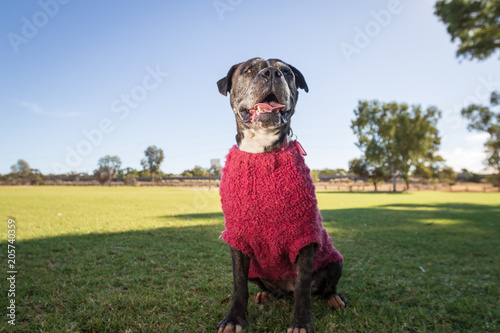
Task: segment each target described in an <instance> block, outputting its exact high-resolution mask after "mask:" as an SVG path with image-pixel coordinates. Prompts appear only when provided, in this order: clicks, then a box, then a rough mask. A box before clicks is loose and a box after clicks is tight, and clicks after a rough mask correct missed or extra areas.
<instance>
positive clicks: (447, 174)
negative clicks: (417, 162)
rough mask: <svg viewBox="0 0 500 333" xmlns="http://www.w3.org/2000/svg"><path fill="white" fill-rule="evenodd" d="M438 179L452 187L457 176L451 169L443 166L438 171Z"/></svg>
mask: <svg viewBox="0 0 500 333" xmlns="http://www.w3.org/2000/svg"><path fill="white" fill-rule="evenodd" d="M438 178H439V180H440V181H442V182H445V183H447V184H448V185H454V184H455V183H456V181H457V174H456V173H455V171H454V170H453V169H452V168H451V167H449V166H444V167H443V168H442V169H441V170H439V172H438Z"/></svg>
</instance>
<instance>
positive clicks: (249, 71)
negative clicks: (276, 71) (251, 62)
mask: <svg viewBox="0 0 500 333" xmlns="http://www.w3.org/2000/svg"><path fill="white" fill-rule="evenodd" d="M252 73H253V68H252V67H250V68H247V70H246V71H245V74H252Z"/></svg>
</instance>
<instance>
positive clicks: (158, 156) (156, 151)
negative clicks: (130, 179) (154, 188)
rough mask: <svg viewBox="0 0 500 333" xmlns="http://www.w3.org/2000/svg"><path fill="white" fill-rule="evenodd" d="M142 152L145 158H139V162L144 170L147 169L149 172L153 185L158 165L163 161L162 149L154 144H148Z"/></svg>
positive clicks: (158, 169) (158, 168)
mask: <svg viewBox="0 0 500 333" xmlns="http://www.w3.org/2000/svg"><path fill="white" fill-rule="evenodd" d="M144 154H145V155H146V158H144V159H142V160H141V164H142V166H143V167H144V170H148V171H149V172H150V173H151V179H152V182H153V185H154V184H155V175H156V174H157V173H158V171H160V165H161V163H162V162H163V150H161V149H160V148H157V147H156V146H149V147H148V148H147V149H146V150H145V151H144Z"/></svg>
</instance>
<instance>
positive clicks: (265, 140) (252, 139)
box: [236, 129, 291, 154]
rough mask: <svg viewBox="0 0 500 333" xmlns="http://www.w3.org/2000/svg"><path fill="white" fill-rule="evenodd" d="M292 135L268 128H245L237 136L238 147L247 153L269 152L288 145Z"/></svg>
mask: <svg viewBox="0 0 500 333" xmlns="http://www.w3.org/2000/svg"><path fill="white" fill-rule="evenodd" d="M290 140H291V137H290V136H288V135H287V134H286V133H283V132H280V131H276V130H266V129H259V130H254V129H245V130H243V131H242V133H239V134H238V135H237V136H236V141H237V142H238V149H239V150H241V151H244V152H247V153H253V154H258V153H269V152H272V151H275V150H278V149H281V148H282V147H283V146H286V145H288V142H290Z"/></svg>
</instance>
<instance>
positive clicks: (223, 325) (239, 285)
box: [217, 248, 250, 333]
mask: <svg viewBox="0 0 500 333" xmlns="http://www.w3.org/2000/svg"><path fill="white" fill-rule="evenodd" d="M231 257H232V259H233V288H234V289H233V296H232V297H231V308H230V309H229V312H228V313H227V315H226V317H225V318H224V319H222V321H221V322H220V323H219V325H217V328H218V331H217V332H218V333H240V332H243V327H245V320H246V315H247V306H248V269H249V268H250V257H248V256H247V255H246V254H244V253H243V252H241V251H238V250H236V249H235V248H231Z"/></svg>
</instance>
